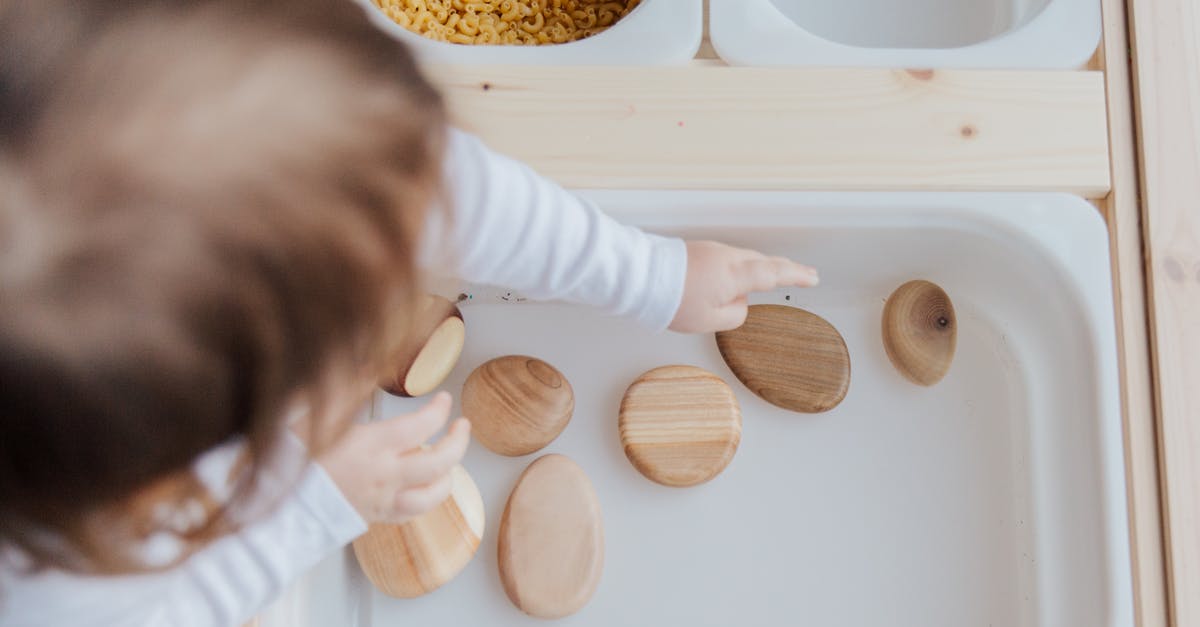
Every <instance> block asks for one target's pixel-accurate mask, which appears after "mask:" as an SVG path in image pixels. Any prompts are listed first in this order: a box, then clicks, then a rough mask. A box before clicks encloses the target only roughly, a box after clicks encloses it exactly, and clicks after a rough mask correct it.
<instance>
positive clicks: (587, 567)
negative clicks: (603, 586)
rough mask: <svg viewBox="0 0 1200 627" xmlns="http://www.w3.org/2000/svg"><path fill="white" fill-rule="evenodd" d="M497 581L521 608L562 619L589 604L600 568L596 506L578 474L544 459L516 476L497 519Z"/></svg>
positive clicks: (555, 458) (561, 461) (567, 464)
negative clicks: (498, 576)
mask: <svg viewBox="0 0 1200 627" xmlns="http://www.w3.org/2000/svg"><path fill="white" fill-rule="evenodd" d="M499 561H500V580H501V582H502V583H503V584H504V591H505V592H506V593H507V594H508V598H509V599H510V600H512V602H513V604H514V605H516V606H517V608H518V609H520V610H521V611H523V612H525V613H526V614H529V615H530V616H534V617H537V618H562V617H564V616H568V615H570V614H574V613H575V612H577V611H579V610H580V609H581V608H583V606H585V605H587V603H588V601H590V600H591V598H592V594H594V593H595V591H596V586H597V585H599V583H600V574H601V572H602V571H603V569H604V528H603V521H602V519H601V515H600V501H599V500H598V499H597V498H596V492H595V491H594V490H593V489H592V483H591V481H589V480H588V478H587V475H586V474H584V472H583V469H582V468H580V467H579V466H578V465H576V464H575V462H573V461H571V460H570V459H569V458H567V457H564V456H562V455H546V456H544V457H541V458H539V459H537V460H536V461H534V462H533V463H532V464H530V465H529V467H528V468H526V469H525V472H524V473H522V474H521V477H520V479H518V480H517V484H516V486H515V487H514V488H513V491H512V494H511V495H509V497H508V504H507V505H506V506H505V507H504V515H503V517H501V519H500V534H499Z"/></svg>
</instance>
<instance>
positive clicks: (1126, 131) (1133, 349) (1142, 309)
mask: <svg viewBox="0 0 1200 627" xmlns="http://www.w3.org/2000/svg"><path fill="white" fill-rule="evenodd" d="M1102 9H1103V14H1104V40H1103V42H1102V45H1101V47H1100V49H1099V50H1098V52H1097V55H1096V59H1094V60H1093V63H1094V67H1097V68H1102V69H1103V70H1104V72H1105V88H1106V91H1107V98H1108V119H1109V144H1110V146H1111V150H1112V159H1111V161H1112V193H1111V194H1109V196H1108V197H1107V198H1106V199H1104V200H1103V201H1101V202H1100V203H1099V208H1100V211H1101V212H1102V213H1103V214H1104V216H1105V219H1106V221H1107V222H1108V231H1109V242H1110V252H1111V255H1112V272H1113V300H1114V303H1115V305H1116V321H1117V331H1118V332H1117V343H1118V352H1119V363H1120V368H1121V407H1122V412H1121V413H1122V418H1123V421H1122V424H1123V431H1124V436H1125V471H1126V495H1127V498H1128V506H1129V536H1130V545H1131V547H1130V548H1131V556H1130V557H1131V559H1132V566H1133V573H1132V574H1133V584H1134V612H1135V618H1136V620H1137V624H1138V625H1139V626H1140V627H1167V625H1168V610H1167V584H1166V577H1165V574H1166V573H1165V564H1164V559H1165V556H1164V552H1163V533H1162V511H1161V501H1160V499H1159V487H1160V484H1159V473H1158V431H1157V423H1156V421H1155V414H1154V397H1153V387H1152V380H1151V372H1150V341H1149V329H1148V326H1147V324H1148V323H1147V319H1146V285H1145V277H1144V271H1145V267H1144V264H1143V262H1142V217H1141V205H1140V198H1139V196H1138V179H1137V177H1138V171H1137V146H1136V144H1135V136H1134V116H1133V96H1132V81H1131V76H1130V74H1131V71H1130V70H1131V68H1130V57H1129V38H1128V34H1127V31H1126V25H1127V20H1126V7H1125V0H1102Z"/></svg>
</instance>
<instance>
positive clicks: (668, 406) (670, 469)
mask: <svg viewBox="0 0 1200 627" xmlns="http://www.w3.org/2000/svg"><path fill="white" fill-rule="evenodd" d="M618 424H619V428H620V434H621V446H622V447H623V448H624V449H625V456H626V457H628V458H629V461H630V462H631V463H633V466H634V467H635V468H637V469H638V472H641V473H642V474H643V475H645V476H646V478H648V479H650V480H651V481H655V482H657V483H661V484H663V485H667V486H672V487H688V486H694V485H697V484H701V483H704V482H706V481H708V480H710V479H712V478H713V477H716V476H717V475H718V474H720V473H721V471H722V470H724V469H725V467H726V466H728V465H729V462H730V461H731V460H732V459H733V455H734V453H736V452H737V447H738V443H739V442H741V439H742V412H741V409H740V408H739V407H738V402H737V398H736V397H734V395H733V390H730V389H729V386H728V385H726V384H725V382H724V381H722V380H721V378H720V377H718V376H717V375H715V374H713V373H711V372H709V371H707V370H704V369H703V368H697V367H695V366H663V367H661V368H655V369H653V370H651V371H649V372H647V373H645V374H643V375H642V376H640V377H638V378H637V380H636V381H634V382H633V384H632V385H630V386H629V389H628V390H626V392H625V397H624V398H623V399H622V400H621V409H620V416H619V419H618Z"/></svg>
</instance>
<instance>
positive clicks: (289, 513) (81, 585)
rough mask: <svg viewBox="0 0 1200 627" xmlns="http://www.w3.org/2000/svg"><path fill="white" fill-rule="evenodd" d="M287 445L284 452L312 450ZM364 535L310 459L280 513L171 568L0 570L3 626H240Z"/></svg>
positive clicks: (355, 515) (354, 515)
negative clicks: (115, 572)
mask: <svg viewBox="0 0 1200 627" xmlns="http://www.w3.org/2000/svg"><path fill="white" fill-rule="evenodd" d="M289 440H290V441H289V443H288V444H287V445H286V446H287V447H288V448H289V449H290V450H289V451H288V452H287V453H286V454H287V455H292V456H296V455H304V454H305V453H304V451H303V450H302V446H301V445H300V444H299V442H298V441H296V440H294V439H290V438H289ZM232 459H233V457H232V456H229V460H230V461H232ZM293 459H295V457H293ZM225 470H226V471H227V470H228V466H225ZM273 479H274V478H273ZM280 481H285V480H284V479H281V478H280ZM366 530H367V525H366V522H365V521H364V520H363V519H362V518H361V517H360V516H359V515H358V512H357V511H356V510H355V509H354V507H353V506H352V505H350V503H349V502H348V501H346V499H345V497H343V496H342V494H341V492H340V491H339V490H338V489H337V486H336V485H335V484H334V483H333V480H332V479H331V478H330V477H329V476H328V475H327V474H326V473H325V471H324V470H322V469H321V468H320V466H318V465H316V464H314V463H307V465H306V466H305V467H304V470H303V475H302V476H301V478H300V481H299V483H298V484H296V485H295V487H294V492H293V493H292V494H291V495H290V496H288V497H287V500H285V501H284V502H282V503H281V504H280V505H279V507H278V508H276V509H275V511H273V512H271V513H270V514H268V515H267V516H266V517H264V518H262V519H259V520H257V521H256V522H253V523H251V524H250V525H248V526H246V527H243V528H242V530H241V531H240V532H239V533H237V534H233V535H229V536H226V537H224V538H221V539H220V540H217V541H216V542H214V543H213V544H211V545H209V546H207V547H205V548H203V549H202V550H200V551H199V552H197V553H195V554H194V555H192V556H191V557H190V558H188V560H187V561H185V562H183V563H182V564H181V565H179V566H178V567H176V568H173V569H171V570H168V571H165V572H161V573H150V574H144V575H129V576H117V577H95V576H84V575H78V574H73V573H64V572H61V571H47V572H42V573H38V574H35V575H20V574H18V573H14V572H12V571H11V570H10V571H7V572H5V571H3V570H0V594H2V595H3V596H2V597H0V626H3V627H9V626H12V627H17V626H20V627H41V626H46V627H50V626H53V625H96V626H102V627H147V626H151V625H153V626H158V625H171V626H173V627H236V626H238V625H241V624H242V623H244V622H245V621H246V620H248V619H249V618H251V617H252V616H253V615H254V614H255V613H257V612H258V611H259V610H261V609H262V608H263V607H264V606H265V605H266V604H268V603H269V602H270V601H272V600H273V599H275V597H277V596H278V595H279V594H280V593H281V592H282V591H283V590H284V588H286V587H287V586H288V585H289V584H290V583H292V582H293V581H294V580H295V579H297V578H298V577H299V576H300V575H302V574H304V573H305V572H306V571H308V570H309V569H310V568H312V567H313V566H314V565H316V563H317V562H318V561H320V560H321V559H322V558H323V557H325V556H327V555H329V554H330V553H331V552H333V551H336V550H338V549H341V548H342V547H344V546H345V545H346V544H347V543H349V542H350V541H351V540H353V539H354V538H356V537H358V536H359V535H361V534H363V533H364V532H366Z"/></svg>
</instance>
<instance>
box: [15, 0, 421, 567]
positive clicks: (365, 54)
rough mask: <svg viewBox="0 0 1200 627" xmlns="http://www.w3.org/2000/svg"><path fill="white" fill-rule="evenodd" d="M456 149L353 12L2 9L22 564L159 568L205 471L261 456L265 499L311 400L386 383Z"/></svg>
mask: <svg viewBox="0 0 1200 627" xmlns="http://www.w3.org/2000/svg"><path fill="white" fill-rule="evenodd" d="M444 128H445V120H444V113H443V107H442V103H441V100H440V98H439V96H438V95H437V93H436V92H435V90H434V89H433V88H432V87H430V85H429V84H428V83H427V82H426V81H425V80H423V78H422V77H421V76H420V75H419V73H418V71H417V69H416V67H415V66H414V63H413V60H412V59H411V58H410V56H409V54H408V53H407V51H406V50H405V49H404V48H403V47H402V46H401V45H400V44H398V43H397V42H395V41H393V40H391V39H390V38H388V37H387V36H386V35H383V34H381V33H380V32H378V31H377V30H375V29H374V28H373V27H372V26H370V25H369V23H368V21H367V19H366V16H365V15H364V13H363V11H362V10H361V9H360V8H358V7H356V6H354V5H353V4H352V3H350V2H347V1H345V0H255V1H254V2H240V1H237V0H231V1H227V2H222V1H217V0H186V1H184V0H122V1H110V2H77V1H71V2H67V1H64V0H5V1H0V548H4V547H5V546H15V547H16V548H17V549H19V551H20V552H21V553H22V554H24V555H26V556H27V557H28V560H26V562H27V563H29V564H32V565H34V566H46V565H54V566H60V567H65V568H70V569H75V570H87V571H98V572H118V571H124V570H129V569H136V568H139V567H140V566H144V564H142V561H141V560H140V559H139V557H138V556H137V554H136V552H134V551H131V550H130V547H129V546H127V545H128V541H129V540H131V539H136V538H138V537H144V536H146V535H147V534H149V533H151V532H153V531H155V530H156V527H155V525H154V524H153V521H149V518H150V516H149V514H148V513H147V512H148V511H150V510H151V509H153V508H152V507H148V506H147V505H146V504H147V502H148V501H147V500H148V499H149V501H160V500H165V501H167V502H178V501H180V500H182V499H183V498H184V497H194V496H196V495H197V494H198V493H202V492H203V490H202V489H201V488H202V486H200V484H199V483H198V482H197V481H195V480H194V478H192V477H191V474H190V468H191V466H192V464H193V463H194V462H195V460H196V459H197V458H198V456H199V455H201V454H202V453H204V452H205V451H209V450H211V449H212V448H214V447H215V446H218V445H221V444H223V443H228V442H231V441H236V440H238V439H244V441H245V442H246V443H247V448H246V450H247V451H248V461H249V464H248V465H247V466H246V467H247V468H248V469H249V470H247V471H246V472H244V473H242V480H243V483H246V482H248V481H249V480H250V478H251V477H253V475H254V471H255V469H257V468H260V467H261V466H262V464H264V463H265V461H266V460H267V459H269V458H270V456H271V454H272V452H273V451H274V450H275V448H276V444H277V443H278V442H279V440H280V437H281V435H282V431H283V429H284V428H285V425H284V422H285V413H286V412H287V410H288V408H289V407H291V406H292V404H293V403H294V402H295V401H296V400H297V399H298V398H303V399H304V400H306V401H307V402H308V403H309V406H310V407H311V408H316V409H317V410H319V409H320V408H321V407H326V408H327V406H328V404H329V403H327V402H326V401H328V398H329V396H330V395H332V394H334V393H335V392H336V391H337V390H338V389H339V387H342V386H345V385H348V384H350V383H352V382H359V383H361V382H362V381H367V382H371V381H374V380H377V378H378V374H379V372H380V369H381V368H382V367H383V366H384V365H386V363H387V361H388V358H389V356H391V355H393V354H394V352H395V351H396V350H397V349H398V347H399V343H400V339H401V338H402V336H403V332H404V330H405V329H406V328H407V321H408V319H409V316H410V314H411V310H412V303H413V302H415V299H414V293H415V290H417V289H418V280H419V276H418V274H417V271H416V269H415V249H416V246H417V237H418V234H419V231H420V229H421V226H422V223H423V219H424V215H425V212H426V207H428V206H429V205H430V204H431V203H433V202H434V201H435V200H436V199H437V197H438V196H439V195H440V192H439V189H438V185H439V183H438V181H439V180H440V176H439V173H440V158H441V150H442V142H443V140H444V132H445V131H444ZM363 390H364V393H365V387H364V388H363ZM305 395H307V396H305ZM316 422H318V423H321V424H323V425H324V426H326V427H330V428H328V429H326V430H325V435H330V434H332V433H335V432H337V430H338V429H339V428H342V427H343V426H344V425H345V423H346V422H347V421H346V420H324V421H316ZM335 423H336V424H335ZM331 425H334V426H332V427H331ZM323 441H328V438H324V439H323ZM242 493H248V491H246V490H243V491H242ZM211 509H212V512H213V515H212V516H210V517H209V518H208V520H207V521H206V523H205V524H203V525H201V526H199V527H198V528H195V529H192V530H190V531H188V532H183V533H180V534H179V535H181V536H182V537H183V538H184V539H185V540H186V541H188V542H190V543H193V544H194V543H199V542H202V541H204V540H206V539H208V538H211V537H212V536H213V535H215V534H216V533H220V532H221V531H223V530H226V529H227V526H226V525H222V524H221V521H222V510H221V508H220V507H213V508H211ZM121 521H124V522H121ZM148 521H149V522H148ZM114 523H116V524H114ZM0 552H2V551H0Z"/></svg>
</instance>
